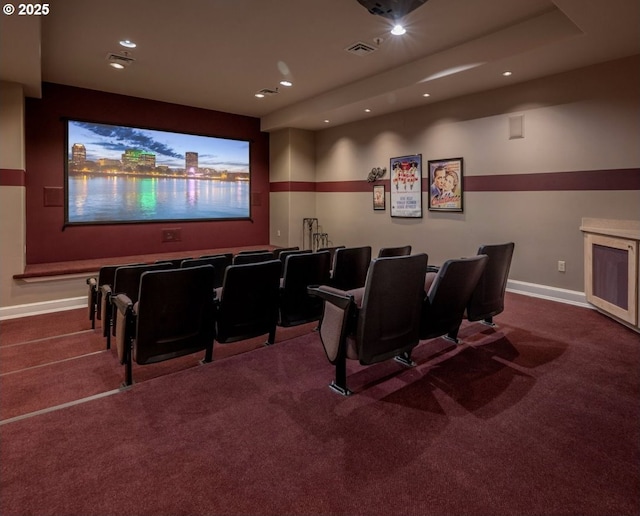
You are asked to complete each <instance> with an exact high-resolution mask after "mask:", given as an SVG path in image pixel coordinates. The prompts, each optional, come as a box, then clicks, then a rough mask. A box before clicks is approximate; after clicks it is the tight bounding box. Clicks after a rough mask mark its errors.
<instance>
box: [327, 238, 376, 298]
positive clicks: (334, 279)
mask: <svg viewBox="0 0 640 516" xmlns="http://www.w3.org/2000/svg"><path fill="white" fill-rule="evenodd" d="M370 263H371V246H363V247H344V248H339V249H336V251H335V254H334V257H333V267H332V271H331V281H330V282H329V284H330V285H331V286H332V287H334V288H337V289H340V290H351V289H354V288H360V287H362V286H364V282H365V279H366V277H367V270H368V269H369V264H370Z"/></svg>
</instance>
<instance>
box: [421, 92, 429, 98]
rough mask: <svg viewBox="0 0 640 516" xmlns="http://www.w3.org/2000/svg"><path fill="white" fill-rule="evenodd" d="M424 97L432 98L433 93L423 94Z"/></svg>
mask: <svg viewBox="0 0 640 516" xmlns="http://www.w3.org/2000/svg"><path fill="white" fill-rule="evenodd" d="M422 96H423V97H430V96H431V93H423V94H422Z"/></svg>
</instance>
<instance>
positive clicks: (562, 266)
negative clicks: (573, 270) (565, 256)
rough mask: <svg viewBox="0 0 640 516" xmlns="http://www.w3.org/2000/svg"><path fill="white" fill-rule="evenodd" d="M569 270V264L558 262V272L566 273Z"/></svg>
mask: <svg viewBox="0 0 640 516" xmlns="http://www.w3.org/2000/svg"><path fill="white" fill-rule="evenodd" d="M566 270H567V264H566V263H565V261H564V260H558V271H560V272H566Z"/></svg>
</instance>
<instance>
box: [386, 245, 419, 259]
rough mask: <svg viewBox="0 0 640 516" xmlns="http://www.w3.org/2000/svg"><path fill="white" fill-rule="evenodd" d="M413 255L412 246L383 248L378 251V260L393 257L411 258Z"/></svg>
mask: <svg viewBox="0 0 640 516" xmlns="http://www.w3.org/2000/svg"><path fill="white" fill-rule="evenodd" d="M410 254H411V246H410V245H403V246H401V247H383V248H382V249H380V251H378V258H390V257H391V256H409V255H410Z"/></svg>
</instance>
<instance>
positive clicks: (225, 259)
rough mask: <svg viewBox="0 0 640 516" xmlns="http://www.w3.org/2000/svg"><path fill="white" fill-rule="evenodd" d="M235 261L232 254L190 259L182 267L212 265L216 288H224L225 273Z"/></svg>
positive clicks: (183, 262)
mask: <svg viewBox="0 0 640 516" xmlns="http://www.w3.org/2000/svg"><path fill="white" fill-rule="evenodd" d="M232 261H233V255H232V254H219V255H215V256H208V257H201V258H190V259H188V260H182V263H181V264H180V267H182V268H185V267H199V266H201V265H211V266H212V267H213V271H214V282H213V284H214V288H218V287H221V286H222V282H223V280H224V271H226V270H227V267H229V265H231V263H232Z"/></svg>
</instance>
